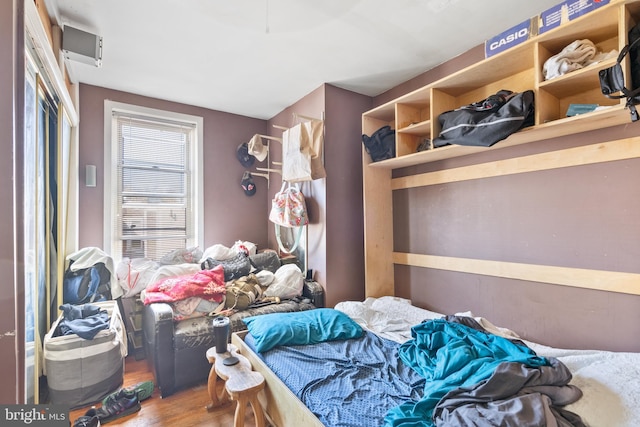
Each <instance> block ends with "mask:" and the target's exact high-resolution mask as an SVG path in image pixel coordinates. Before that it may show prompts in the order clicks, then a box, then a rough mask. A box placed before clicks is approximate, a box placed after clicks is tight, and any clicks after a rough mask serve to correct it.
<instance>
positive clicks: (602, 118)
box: [367, 105, 631, 169]
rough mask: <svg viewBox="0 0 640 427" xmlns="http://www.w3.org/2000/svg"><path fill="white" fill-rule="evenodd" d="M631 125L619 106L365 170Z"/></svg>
mask: <svg viewBox="0 0 640 427" xmlns="http://www.w3.org/2000/svg"><path fill="white" fill-rule="evenodd" d="M625 123H631V119H630V116H629V112H628V111H627V110H626V109H625V108H624V106H623V105H616V106H613V107H611V108H608V109H604V110H600V111H594V112H592V113H588V114H583V115H580V116H575V117H566V118H563V119H559V120H554V121H552V122H548V123H543V124H540V125H537V126H534V127H530V128H526V129H523V130H521V131H519V132H517V133H514V134H513V135H511V136H509V137H508V138H507V139H505V140H504V141H500V142H498V143H497V144H495V145H493V146H491V147H470V146H461V145H448V146H445V147H441V148H436V149H434V150H430V151H422V152H419V153H412V154H408V155H405V156H400V157H396V158H393V159H387V160H382V161H379V162H374V163H370V164H369V165H368V166H367V167H371V168H382V169H400V168H405V167H409V166H416V165H420V164H424V163H431V162H436V161H439V160H444V159H450V158H454V157H461V156H467V155H469V154H474V153H479V152H483V151H487V150H499V149H502V148H508V147H513V146H515V145H520V144H527V143H530V142H535V141H543V140H545V139H551V138H557V137H561V136H566V135H570V134H576V133H581V132H588V131H590V130H596V129H602V128H606V127H612V126H617V125H621V124H625Z"/></svg>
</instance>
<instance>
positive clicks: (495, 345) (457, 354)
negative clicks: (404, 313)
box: [385, 319, 549, 427]
mask: <svg viewBox="0 0 640 427" xmlns="http://www.w3.org/2000/svg"><path fill="white" fill-rule="evenodd" d="M411 334H412V338H413V339H411V340H409V341H407V342H405V343H404V344H402V345H401V346H400V349H399V350H398V354H399V357H400V359H401V360H402V361H403V362H404V363H406V364H407V365H408V366H410V367H411V368H413V369H414V370H415V371H416V372H417V373H418V374H420V375H421V376H422V377H424V378H425V379H426V380H427V381H426V383H425V388H424V395H423V397H422V398H421V399H420V400H417V401H415V400H414V401H407V402H405V403H403V404H401V405H400V406H398V407H395V408H393V409H391V410H390V411H389V412H387V415H386V416H385V425H386V426H394V427H399V426H402V427H409V426H412V427H417V426H433V425H434V423H433V421H432V415H433V411H434V408H435V407H436V405H437V403H438V402H439V401H440V399H442V397H444V396H445V395H446V394H447V393H448V392H450V391H452V390H454V389H458V388H460V387H472V386H474V385H476V384H478V383H480V382H481V381H483V380H485V379H487V378H489V377H490V376H491V375H492V374H493V373H494V371H495V370H496V368H497V367H498V365H499V364H501V363H503V362H517V363H522V364H524V365H525V366H530V367H540V366H548V365H549V360H548V359H546V358H544V357H539V356H537V355H536V354H535V352H533V350H531V349H529V348H528V347H526V346H524V345H518V344H515V343H513V342H511V341H509V340H508V339H505V338H502V337H499V336H497V335H493V334H489V333H486V332H483V331H480V330H476V329H473V328H470V327H468V326H465V325H463V324H460V323H454V322H448V321H447V320H445V319H437V320H430V321H427V322H424V323H421V324H420V325H416V326H414V327H413V328H412V330H411Z"/></svg>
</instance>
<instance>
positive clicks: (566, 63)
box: [542, 39, 597, 80]
mask: <svg viewBox="0 0 640 427" xmlns="http://www.w3.org/2000/svg"><path fill="white" fill-rule="evenodd" d="M596 53H597V48H596V46H595V45H594V44H593V42H592V41H591V40H588V39H584V40H576V41H574V42H572V43H571V44H569V45H568V46H566V47H565V48H564V49H562V51H561V52H560V53H558V54H557V55H554V56H552V57H551V58H549V59H547V60H546V61H545V63H544V65H543V67H542V72H543V74H544V78H545V79H546V80H550V79H553V78H555V77H559V76H562V75H564V74H566V73H568V72H571V71H575V70H579V69H580V68H583V67H585V66H587V65H589V64H591V61H592V60H593V58H594V57H595V56H596Z"/></svg>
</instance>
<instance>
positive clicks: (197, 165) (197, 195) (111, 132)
mask: <svg viewBox="0 0 640 427" xmlns="http://www.w3.org/2000/svg"><path fill="white" fill-rule="evenodd" d="M114 112H118V113H124V114H132V115H137V116H146V117H148V118H150V119H154V118H155V119H159V120H170V121H174V122H185V123H188V124H191V125H194V126H195V130H194V132H195V135H194V139H195V140H194V142H193V144H192V148H191V152H190V153H189V156H188V161H189V163H190V169H191V170H193V176H192V179H191V180H190V182H191V185H190V188H189V191H190V192H191V195H192V197H191V201H192V209H191V211H192V212H193V215H194V217H193V218H192V219H191V224H193V227H194V230H193V235H192V236H191V238H190V239H187V244H186V247H194V246H201V245H202V242H203V241H204V197H203V191H202V190H203V188H204V187H203V182H204V178H203V175H204V167H203V164H204V162H203V159H202V157H203V156H202V152H203V140H204V139H203V135H204V131H203V124H204V120H203V118H202V117H200V116H194V115H190V114H183V113H176V112H173V111H167V110H160V109H155V108H149V107H142V106H139V105H133V104H126V103H122V102H116V101H111V100H105V101H104V225H103V233H104V237H103V239H104V240H103V244H104V251H105V252H106V253H108V254H110V255H111V257H112V258H113V259H114V261H115V262H116V263H118V262H119V261H120V260H121V259H122V250H121V245H118V244H116V243H117V241H119V240H117V236H114V235H113V231H114V230H115V226H114V222H115V221H116V220H117V216H118V212H117V209H116V208H117V203H116V202H117V197H118V194H117V192H118V182H117V179H118V173H117V167H118V164H117V160H118V143H117V141H115V140H114V138H116V135H117V130H116V128H117V125H116V120H115V119H114V116H113V113H114ZM176 249H178V248H176Z"/></svg>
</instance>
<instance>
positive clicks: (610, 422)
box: [233, 297, 640, 427]
mask: <svg viewBox="0 0 640 427" xmlns="http://www.w3.org/2000/svg"><path fill="white" fill-rule="evenodd" d="M336 311H339V312H341V313H344V314H346V315H348V317H349V318H350V319H352V320H353V321H355V323H357V324H358V325H360V327H361V328H362V330H363V334H362V336H361V337H358V338H350V339H347V340H336V341H331V342H320V343H316V344H311V345H292V346H278V347H275V348H273V349H271V350H269V351H263V352H262V353H260V352H258V351H256V350H255V348H256V346H255V337H254V336H253V335H252V334H251V333H243V334H236V335H234V337H233V341H234V343H235V344H236V345H237V346H238V348H239V351H240V352H241V353H242V354H244V355H245V356H246V357H247V358H249V360H250V361H251V363H252V365H253V367H254V369H255V370H257V371H260V372H261V373H262V374H263V375H264V376H265V380H266V382H267V388H266V389H265V391H264V393H263V395H262V396H261V397H260V399H261V403H262V405H263V407H264V408H265V412H266V414H267V417H268V418H269V419H270V421H271V423H272V424H273V425H277V426H299V425H305V426H320V425H340V426H348V425H353V426H363V425H382V424H383V421H384V419H385V414H388V413H389V411H390V410H392V409H394V408H397V407H398V404H399V402H400V403H401V401H402V400H403V399H404V400H405V401H406V400H409V401H411V400H413V401H419V399H421V398H422V396H420V394H419V393H420V391H421V390H424V389H425V387H424V385H425V384H426V383H425V382H424V379H423V378H420V376H416V375H411V373H410V372H407V369H406V367H403V366H402V363H396V365H376V363H382V362H381V361H382V360H384V359H385V355H386V356H388V355H389V354H393V355H394V357H395V355H396V354H397V352H398V349H401V348H402V345H403V344H404V346H405V347H407V346H408V345H410V344H411V343H412V342H413V341H412V336H411V331H412V327H413V326H415V325H420V324H422V325H424V323H422V322H423V321H424V320H430V321H431V322H427V323H429V324H431V323H434V324H435V323H439V322H442V321H443V316H444V315H443V314H441V313H435V312H431V311H428V310H424V309H421V308H418V307H415V306H413V305H411V303H410V301H408V300H405V299H402V298H397V297H381V298H368V299H367V300H365V301H364V302H351V301H350V302H343V303H339V304H338V305H336ZM456 315H457V316H456V317H458V318H461V319H474V320H475V322H477V324H479V325H481V326H482V327H483V328H484V329H485V330H486V331H490V332H491V334H492V335H491V336H492V337H493V336H496V337H500V338H501V339H502V338H506V339H509V340H517V339H519V337H517V335H516V334H515V333H514V332H513V331H510V330H509V329H506V328H501V327H498V326H495V325H493V324H492V323H491V322H490V321H488V320H487V319H483V318H479V317H474V316H473V314H472V313H469V312H467V313H456ZM250 331H251V328H250ZM358 340H361V341H362V342H359V341H358ZM520 341H522V342H524V343H525V344H526V345H527V347H528V348H529V349H531V350H533V352H535V354H536V356H535V357H537V356H541V357H544V358H557V360H558V361H560V362H561V365H562V366H564V367H566V368H568V371H570V375H571V376H569V378H568V379H567V385H566V386H565V385H563V387H564V388H563V389H562V390H564V391H567V390H568V391H574V390H579V391H580V392H581V394H582V395H581V397H579V398H578V399H577V400H575V402H573V403H570V404H568V405H566V406H563V407H562V410H566V411H568V413H567V414H577V415H579V416H580V417H581V421H582V422H584V424H583V425H588V426H607V427H609V426H629V427H631V426H638V425H640V384H639V382H638V380H637V379H638V378H640V353H616V352H608V351H596V350H569V349H560V348H552V347H548V346H544V345H541V344H538V343H534V342H530V341H526V340H520ZM346 347H353V348H352V349H351V350H352V351H351V353H350V355H349V356H347V359H348V360H346V361H345V360H340V358H341V357H345V356H339V355H340V354H344V351H345V348H346ZM365 348H372V349H373V350H374V351H373V352H370V351H364V349H365ZM336 349H337V350H336ZM307 351H311V352H312V353H311V355H309V354H308V353H305V352H307ZM334 351H337V353H332V352H334ZM314 352H315V353H314ZM354 354H355V355H358V357H360V356H362V357H370V358H374V359H376V360H372V361H365V362H362V363H361V361H360V360H359V359H357V360H356V359H355V358H354ZM365 354H366V356H365ZM380 355H382V357H380ZM305 358H308V359H317V360H323V361H324V363H329V362H331V363H333V361H334V360H338V361H339V362H336V364H335V365H331V364H328V365H327V366H325V368H322V365H317V366H316V367H314V368H308V367H304V366H306V365H303V363H304V362H305V360H304V359H305ZM287 359H289V362H291V361H293V363H294V365H293V367H292V366H291V365H286V364H282V363H281V361H282V360H285V361H286V360H287ZM387 359H389V358H387ZM391 359H392V360H391V361H390V362H389V361H388V360H387V362H389V363H393V358H391ZM278 360H280V362H278ZM396 361H397V358H396ZM387 362H385V363H387ZM367 363H370V365H368V366H369V367H368V370H369V372H371V373H373V374H374V375H373V379H362V378H360V377H358V375H359V374H358V375H355V376H356V380H357V381H361V382H360V383H358V382H357V381H356V382H355V383H354V384H355V386H349V385H344V384H346V383H344V384H343V383H342V381H346V380H345V379H344V378H342V377H341V375H342V374H344V376H345V377H348V376H349V375H348V373H349V370H350V369H351V365H350V364H353V365H357V364H360V365H367ZM318 366H320V367H318ZM322 369H327V371H326V372H324V371H322ZM332 370H333V371H335V372H334V373H333V374H331V371H332ZM365 370H366V369H365ZM314 371H317V372H319V375H316V376H315V377H314V376H313V375H311V373H312V372H314ZM409 371H411V370H410V369H409ZM291 372H295V374H294V375H290V374H289V373H291ZM381 372H384V373H385V374H389V372H391V375H392V377H393V379H392V380H390V381H388V380H389V378H388V377H384V380H383V381H381V380H380V373H381ZM300 373H302V375H300ZM318 377H319V378H320V379H318ZM323 377H324V378H326V379H327V381H324V382H337V384H340V385H341V386H340V387H339V389H341V390H343V391H344V390H347V392H346V393H344V394H345V396H344V397H343V398H342V399H341V400H340V401H335V402H332V394H331V393H333V392H331V391H329V392H326V391H324V392H322V391H320V392H319V393H321V394H317V393H318V391H317V390H322V388H321V387H319V385H320V384H319V383H320V382H323ZM398 378H400V379H402V381H404V384H400V385H398V386H397V387H392V389H391V390H388V389H387V390H385V389H382V390H381V389H378V388H377V387H371V386H370V384H372V382H378V383H380V382H389V383H394V382H395V379H398ZM366 381H370V382H369V383H367V382H366ZM487 383H489V381H488V380H487ZM349 387H351V389H349ZM403 387H404V388H403ZM371 389H376V390H378V391H377V393H379V394H378V395H374V396H368V397H365V396H364V394H363V392H364V391H369V390H371ZM292 390H294V391H295V392H294V391H292ZM349 390H350V391H349ZM322 393H324V394H322ZM327 393H328V394H327ZM380 393H383V394H380ZM385 393H386V394H385ZM416 393H418V394H416ZM467 397H468V396H467ZM301 399H302V400H304V402H306V403H307V404H308V405H309V406H310V407H312V408H314V409H313V410H310V409H309V408H308V407H307V406H305V404H303V403H302V400H301ZM334 400H335V399H334ZM367 400H369V401H373V402H374V405H373V406H369V407H367V406H363V404H361V403H362V402H365V401H367ZM317 404H320V406H319V407H318V406H316V405H317ZM332 405H333V408H334V409H333V411H332V410H331V406H332ZM318 408H320V409H318ZM372 408H373V409H372ZM345 414H346V415H348V416H347V417H346V418H344V417H341V415H345ZM439 414H440V415H441V413H439ZM349 415H350V417H349ZM567 417H568V420H569V422H570V423H569V424H564V425H582V424H579V422H578V421H576V420H573V419H572V418H571V416H570V415H567ZM390 419H391V420H392V421H389V419H388V420H387V421H388V424H389V425H402V422H399V421H397V420H398V419H397V418H395V420H396V422H394V421H393V420H394V418H393V417H392V418H390ZM445 419H446V418H445ZM559 419H560V420H561V423H560V424H559V425H563V424H562V422H564V421H565V420H566V418H562V417H561V418H559ZM450 420H451V419H450ZM413 425H420V424H413ZM424 425H430V424H429V423H426V424H424ZM450 425H455V424H454V423H451V424H450ZM530 425H536V424H535V423H533V424H530ZM548 425H552V424H551V423H549V424H548Z"/></svg>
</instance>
